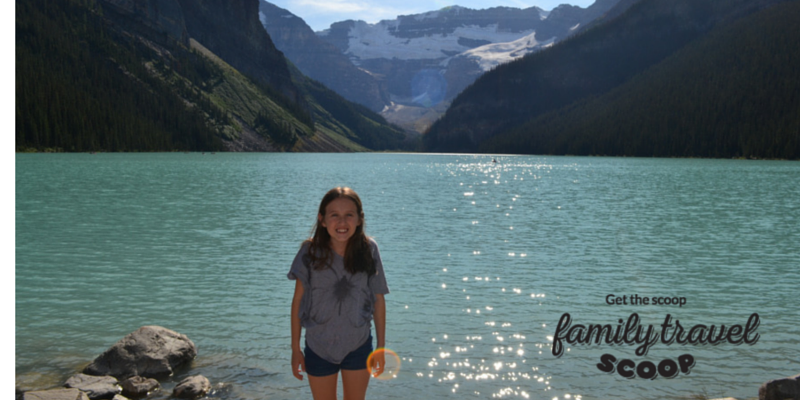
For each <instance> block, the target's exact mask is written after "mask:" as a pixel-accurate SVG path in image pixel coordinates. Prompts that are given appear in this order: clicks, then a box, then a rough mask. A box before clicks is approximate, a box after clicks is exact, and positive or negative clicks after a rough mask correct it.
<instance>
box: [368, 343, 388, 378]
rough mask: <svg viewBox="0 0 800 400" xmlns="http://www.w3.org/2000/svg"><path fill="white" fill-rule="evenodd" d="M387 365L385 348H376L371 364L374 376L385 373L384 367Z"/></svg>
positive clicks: (370, 368)
mask: <svg viewBox="0 0 800 400" xmlns="http://www.w3.org/2000/svg"><path fill="white" fill-rule="evenodd" d="M385 367H386V357H385V355H384V351H383V348H380V349H378V350H375V352H374V353H372V358H370V365H369V370H370V372H372V376H373V377H378V376H380V374H382V373H383V369H384V368H385Z"/></svg>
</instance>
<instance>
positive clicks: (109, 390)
mask: <svg viewBox="0 0 800 400" xmlns="http://www.w3.org/2000/svg"><path fill="white" fill-rule="evenodd" d="M64 386H66V387H68V388H71V389H78V390H80V391H82V392H84V393H86V395H87V396H89V399H90V400H97V399H110V398H112V397H114V395H116V394H119V393H121V392H122V388H121V387H120V386H119V382H117V378H114V377H113V376H93V375H86V374H78V375H75V376H73V377H72V378H69V379H67V382H66V383H64Z"/></svg>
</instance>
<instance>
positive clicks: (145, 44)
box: [15, 0, 407, 151]
mask: <svg viewBox="0 0 800 400" xmlns="http://www.w3.org/2000/svg"><path fill="white" fill-rule="evenodd" d="M16 71H17V79H16V125H15V126H16V147H17V149H18V151H29V150H38V151H47V150H55V151H176V150H195V151H201V150H202V151H217V150H229V151H362V150H369V149H372V150H382V149H400V148H403V146H406V145H407V144H406V143H404V141H405V140H406V138H405V135H404V134H403V133H402V131H401V130H400V129H399V128H397V127H393V126H391V125H389V124H387V123H386V121H385V120H384V119H383V118H382V117H380V116H379V115H377V114H375V113H374V112H371V111H370V110H367V109H366V108H365V107H363V106H360V105H356V104H352V103H350V102H348V101H346V100H344V99H342V98H341V97H340V96H338V95H337V94H336V93H334V92H333V91H331V90H330V89H328V88H326V87H324V86H322V85H320V84H318V83H316V82H314V81H312V80H310V79H308V78H306V77H305V76H304V75H302V74H301V73H300V72H299V71H297V70H296V68H294V67H293V66H292V65H290V64H289V63H287V61H286V59H285V58H284V57H283V54H282V53H281V52H280V51H278V50H277V49H276V48H275V46H274V45H273V44H272V41H271V39H270V37H269V35H268V34H267V32H266V31H265V30H264V28H263V26H262V25H261V23H260V21H259V20H258V2H257V0H237V1H228V0H193V1H189V0H102V1H96V0H65V1H60V2H55V3H52V2H48V1H46V0H30V1H17V3H16Z"/></svg>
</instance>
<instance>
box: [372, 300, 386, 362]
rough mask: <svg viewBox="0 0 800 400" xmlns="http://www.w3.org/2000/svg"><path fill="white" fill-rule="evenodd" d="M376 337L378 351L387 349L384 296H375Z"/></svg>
mask: <svg viewBox="0 0 800 400" xmlns="http://www.w3.org/2000/svg"><path fill="white" fill-rule="evenodd" d="M372 318H373V319H374V320H375V336H376V338H377V339H378V346H377V348H378V349H382V348H384V347H386V300H385V299H384V298H383V295H382V294H376V295H375V312H374V313H373V315H372Z"/></svg>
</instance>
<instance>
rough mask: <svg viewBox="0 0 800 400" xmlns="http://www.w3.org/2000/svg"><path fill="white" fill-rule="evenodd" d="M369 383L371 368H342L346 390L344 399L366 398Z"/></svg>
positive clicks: (356, 399)
mask: <svg viewBox="0 0 800 400" xmlns="http://www.w3.org/2000/svg"><path fill="white" fill-rule="evenodd" d="M368 384H369V370H367V369H366V368H364V369H357V370H353V369H343V370H342V389H343V391H344V400H364V398H365V397H366V396H367V385H368ZM315 400H316V399H315Z"/></svg>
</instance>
